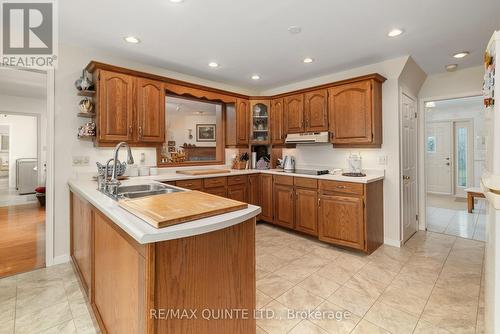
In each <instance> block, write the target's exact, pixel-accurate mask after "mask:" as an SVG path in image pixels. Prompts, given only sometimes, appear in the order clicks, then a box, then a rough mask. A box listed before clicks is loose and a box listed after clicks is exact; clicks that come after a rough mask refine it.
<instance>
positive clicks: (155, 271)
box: [69, 180, 260, 334]
mask: <svg viewBox="0 0 500 334" xmlns="http://www.w3.org/2000/svg"><path fill="white" fill-rule="evenodd" d="M135 182H142V183H144V181H143V180H142V181H141V180H138V181H135ZM123 184H127V185H130V184H134V181H124V183H123ZM69 186H70V201H71V213H70V217H71V255H72V259H73V263H74V265H75V268H76V270H77V272H78V274H79V276H80V279H81V283H82V286H83V289H84V290H85V292H86V294H87V296H88V298H89V301H90V304H91V305H92V308H93V311H94V314H95V316H96V319H97V321H98V323H99V327H100V328H101V331H102V332H103V333H120V334H123V333H131V334H132V333H133V334H139V333H207V334H208V333H228V334H229V333H255V330H256V326H255V319H254V317H253V310H254V309H255V217H256V216H257V215H258V214H259V213H260V208H259V207H257V206H253V205H249V206H248V208H246V209H243V210H238V211H234V212H229V213H225V214H220V215H217V216H213V217H208V218H203V219H198V220H195V221H191V222H187V223H183V224H178V225H173V226H169V227H165V228H161V229H157V228H155V227H153V226H151V225H149V224H147V223H146V222H144V221H143V220H141V219H140V218H138V217H136V216H135V215H133V214H131V213H129V212H128V211H126V210H124V209H123V208H121V207H120V206H119V204H118V202H117V201H115V200H114V199H111V198H109V197H108V196H106V195H104V194H102V193H100V192H99V191H98V190H96V188H97V184H96V182H93V181H90V180H76V181H70V183H69ZM193 205H196V203H193Z"/></svg>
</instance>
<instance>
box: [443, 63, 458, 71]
mask: <svg viewBox="0 0 500 334" xmlns="http://www.w3.org/2000/svg"><path fill="white" fill-rule="evenodd" d="M457 67H458V65H457V64H449V65H446V66H445V67H444V68H445V69H446V70H447V71H448V72H454V71H456V70H457Z"/></svg>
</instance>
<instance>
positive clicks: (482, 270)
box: [474, 252, 486, 333]
mask: <svg viewBox="0 0 500 334" xmlns="http://www.w3.org/2000/svg"><path fill="white" fill-rule="evenodd" d="M485 253H486V252H485ZM485 257H486V254H483V259H482V261H481V280H480V283H479V295H478V297H477V309H476V327H475V328H474V332H475V333H477V327H478V325H479V304H480V303H481V289H483V278H484V265H485Z"/></svg>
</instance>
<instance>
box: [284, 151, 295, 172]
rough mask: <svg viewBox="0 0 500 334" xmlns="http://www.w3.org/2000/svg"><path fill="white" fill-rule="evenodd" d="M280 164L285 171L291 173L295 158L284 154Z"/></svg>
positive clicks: (293, 168) (293, 169)
mask: <svg viewBox="0 0 500 334" xmlns="http://www.w3.org/2000/svg"><path fill="white" fill-rule="evenodd" d="M281 166H282V167H283V170H284V171H285V172H286V173H293V172H294V171H295V158H294V157H293V156H291V155H285V157H284V158H283V163H282V164H281Z"/></svg>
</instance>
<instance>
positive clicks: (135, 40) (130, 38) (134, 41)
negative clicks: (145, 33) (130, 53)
mask: <svg viewBox="0 0 500 334" xmlns="http://www.w3.org/2000/svg"><path fill="white" fill-rule="evenodd" d="M124 39H125V41H127V42H129V43H132V44H137V43H140V42H141V40H140V39H139V38H137V37H134V36H127V37H125V38H124Z"/></svg>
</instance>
